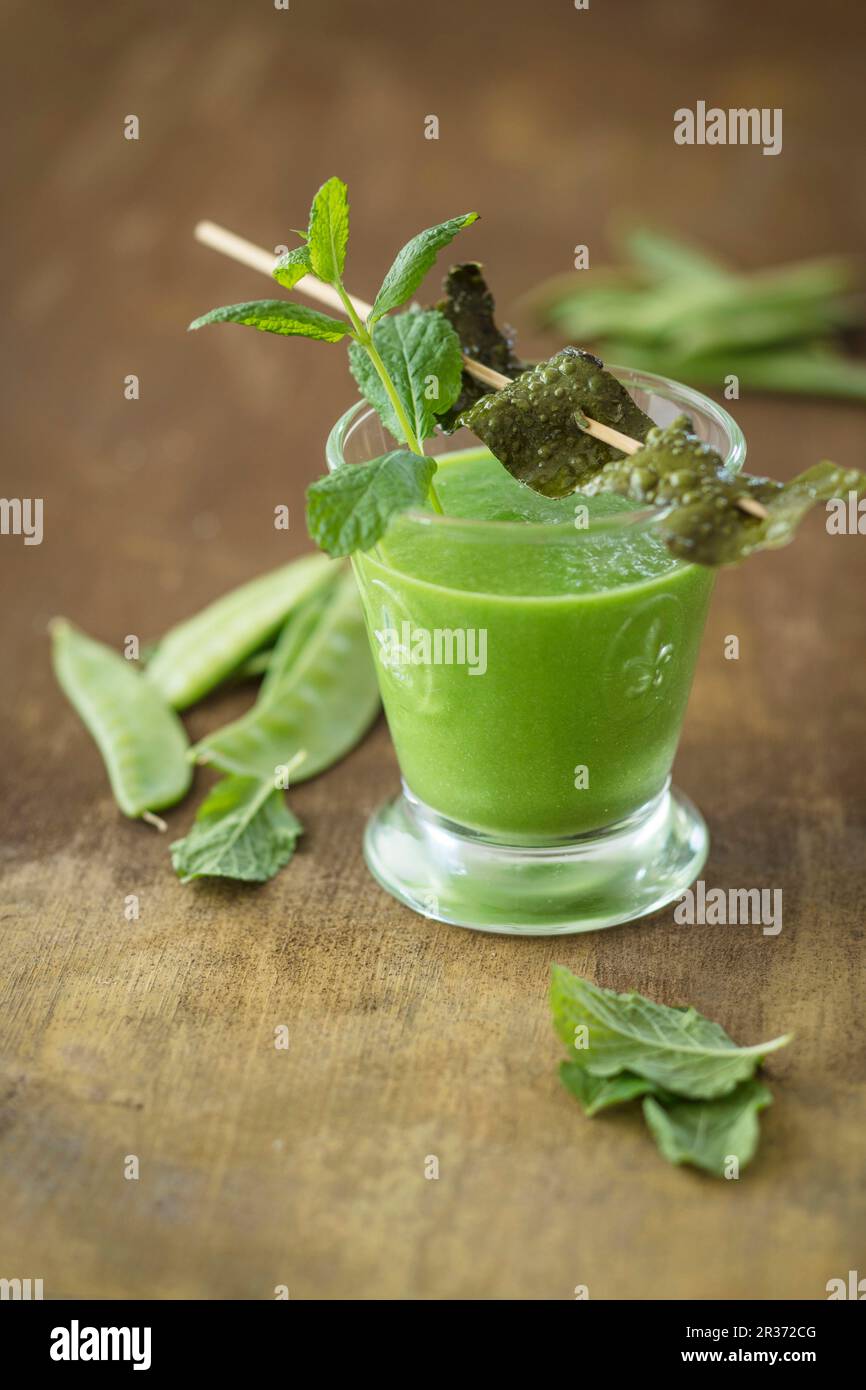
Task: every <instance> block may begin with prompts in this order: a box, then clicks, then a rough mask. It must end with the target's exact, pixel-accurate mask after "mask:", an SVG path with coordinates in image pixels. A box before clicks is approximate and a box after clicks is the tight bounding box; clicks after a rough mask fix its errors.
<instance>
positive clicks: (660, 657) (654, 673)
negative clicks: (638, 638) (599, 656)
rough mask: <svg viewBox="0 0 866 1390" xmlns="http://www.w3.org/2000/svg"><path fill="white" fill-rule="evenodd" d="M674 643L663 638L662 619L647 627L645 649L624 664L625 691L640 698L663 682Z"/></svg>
mask: <svg viewBox="0 0 866 1390" xmlns="http://www.w3.org/2000/svg"><path fill="white" fill-rule="evenodd" d="M673 654H674V644H673V642H665V641H663V640H662V620H661V618H656V619H655V620H654V621H653V622H652V623H650V626H649V627H648V628H647V634H646V637H645V639H644V642H643V651H642V652H640V653H639V654H638V655H637V656H633V657H630V658H629V660H628V661H627V662H626V663H625V665H624V666H623V677H624V693H625V695H626V696H627V698H628V699H630V700H638V699H640V697H641V696H642V695H647V694H648V693H649V692H650V691H651V690H658V689H659V687H660V686H661V685H662V684H663V682H664V679H665V675H666V674H667V670H668V667H669V666H670V663H671V661H672V659H673Z"/></svg>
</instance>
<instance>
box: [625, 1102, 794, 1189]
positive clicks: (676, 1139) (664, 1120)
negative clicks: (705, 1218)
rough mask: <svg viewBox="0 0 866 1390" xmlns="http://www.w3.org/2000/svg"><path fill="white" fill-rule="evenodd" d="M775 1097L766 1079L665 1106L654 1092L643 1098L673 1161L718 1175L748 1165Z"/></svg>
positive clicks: (653, 1129) (651, 1123)
mask: <svg viewBox="0 0 866 1390" xmlns="http://www.w3.org/2000/svg"><path fill="white" fill-rule="evenodd" d="M772 1103H773V1097H772V1094H771V1092H770V1091H769V1090H768V1088H767V1087H766V1086H764V1085H762V1083H761V1082H760V1081H743V1082H741V1083H740V1085H739V1086H737V1087H736V1088H735V1089H734V1090H733V1091H731V1093H730V1095H727V1096H722V1097H721V1098H720V1099H718V1100H713V1101H706V1100H680V1101H675V1102H674V1103H673V1104H671V1105H662V1104H660V1103H659V1101H658V1100H655V1099H653V1097H652V1096H647V1098H646V1099H645V1100H644V1103H643V1113H644V1119H645V1120H646V1122H647V1126H648V1127H649V1130H650V1133H651V1134H652V1136H653V1138H654V1139H655V1141H656V1143H657V1144H658V1146H659V1150H660V1152H661V1153H662V1154H663V1155H664V1157H665V1158H666V1159H667V1160H668V1162H669V1163H690V1164H692V1165H693V1166H694V1167H696V1168H704V1169H706V1171H707V1172H708V1173H712V1174H714V1176H715V1177H718V1178H723V1177H726V1176H727V1175H728V1173H729V1172H731V1160H732V1159H736V1169H735V1170H733V1171H734V1174H735V1175H739V1171H740V1169H742V1168H745V1166H746V1164H747V1163H749V1162H750V1160H751V1159H752V1158H753V1157H754V1154H755V1150H756V1149H757V1147H758V1137H759V1132H760V1127H759V1123H758V1115H759V1113H760V1112H761V1111H762V1110H765V1109H766V1107H767V1106H768V1105H772Z"/></svg>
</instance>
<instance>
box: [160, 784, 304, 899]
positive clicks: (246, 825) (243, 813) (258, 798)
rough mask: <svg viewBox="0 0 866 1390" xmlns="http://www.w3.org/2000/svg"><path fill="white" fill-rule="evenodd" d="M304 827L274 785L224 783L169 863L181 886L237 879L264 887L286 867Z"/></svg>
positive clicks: (174, 849) (177, 842)
mask: <svg viewBox="0 0 866 1390" xmlns="http://www.w3.org/2000/svg"><path fill="white" fill-rule="evenodd" d="M302 830H303V827H302V826H301V822H300V821H299V820H298V819H297V817H296V816H294V815H292V812H291V811H290V810H289V808H288V806H287V805H286V802H285V798H284V796H283V793H282V792H281V791H279V790H278V789H277V788H276V787H275V786H274V783H273V781H260V780H259V779H258V778H257V777H226V778H224V779H223V780H222V781H221V782H217V784H216V786H215V787H214V788H213V789H212V791H211V792H210V794H209V795H208V796H207V798H206V799H205V801H204V802H203V803H202V805H201V806H200V807H199V811H198V814H197V815H196V818H195V821H194V822H193V825H192V828H191V830H190V832H189V834H188V835H186V836H185V838H184V839H182V840H175V842H174V844H173V845H172V846H171V859H172V863H173V865H174V868H175V872H176V873H177V875H178V877H179V878H180V880H181V882H182V883H189V882H190V880H191V879H194V878H235V879H241V880H243V881H245V882H248V883H264V882H265V880H266V879H269V878H273V876H274V874H275V873H276V872H277V870H278V869H281V868H282V867H283V865H284V864H287V863H288V861H289V860H290V859H291V857H292V855H293V854H294V852H295V845H296V844H297V840H298V836H299V835H300V834H301V833H302Z"/></svg>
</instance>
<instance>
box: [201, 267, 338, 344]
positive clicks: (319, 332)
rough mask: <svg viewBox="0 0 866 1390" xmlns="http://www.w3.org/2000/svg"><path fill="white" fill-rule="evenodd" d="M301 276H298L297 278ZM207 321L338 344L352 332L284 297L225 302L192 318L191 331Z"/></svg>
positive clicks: (328, 316)
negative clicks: (242, 325)
mask: <svg viewBox="0 0 866 1390" xmlns="http://www.w3.org/2000/svg"><path fill="white" fill-rule="evenodd" d="M300 278H301V277H300V275H299V276H298V279H300ZM209 323H243V324H246V325H247V327H248V328H258V329H260V330H261V332H262V333H282V334H283V335H284V336H286V337H294V338H317V339H318V340H319V342H322V343H339V342H340V341H341V340H342V339H343V338H346V337H348V336H349V334H350V333H351V329H350V328H349V325H348V324H347V323H343V322H342V320H341V319H332V318H331V316H330V314H323V313H322V312H321V311H320V310H319V309H309V308H307V306H306V304H289V303H288V302H287V301H286V300H285V299H258V300H253V301H252V302H251V303H249V304H227V305H225V307H224V308H222V309H211V311H210V313H209V314H202V316H201V318H198V319H193V321H192V323H191V324H190V330H193V329H195V328H205V327H206V326H207V325H208V324H209Z"/></svg>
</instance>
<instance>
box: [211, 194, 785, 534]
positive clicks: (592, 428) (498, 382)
mask: <svg viewBox="0 0 866 1390" xmlns="http://www.w3.org/2000/svg"><path fill="white" fill-rule="evenodd" d="M193 235H194V236H195V239H196V241H199V242H201V244H202V246H209V247H210V248H211V250H212V251H220V252H221V253H222V254H223V255H224V256H228V257H230V259H231V260H233V261H238V262H239V263H240V264H241V265H246V266H249V267H250V269H251V270H258V271H261V273H262V274H263V275H267V276H269V277H270V276H271V275H272V274H273V269H274V266H275V264H276V262H277V259H278V258H277V257H276V256H275V255H272V253H271V252H270V251H266V250H265V249H264V247H263V246H256V244H255V243H254V242H252V241H247V240H246V238H245V237H242V236H238V235H237V234H236V233H235V232H230V231H229V230H228V228H227V227H221V226H220V225H219V223H218V222H208V221H205V222H198V223H197V224H196V227H195V231H194V233H193ZM295 289H296V290H301V292H302V293H303V294H305V295H307V296H308V297H309V298H310V299H317V300H318V301H319V303H320V304H326V305H327V306H328V308H329V309H336V310H337V312H338V313H341V314H342V313H345V306H344V304H343V301H342V300H341V299H340V296H339V295H338V294H337V291H336V290H335V289H333V287H332V286H331V285H325V284H323V283H322V281H321V280H317V279H316V277H315V276H314V275H303V276H301V279H300V280H299V281H298V282H297V284H296V285H295ZM349 299H350V300H351V301H352V307H353V309H354V310H355V313H356V314H357V315H358V318H359V319H366V318H368V317H369V314H370V312H371V309H372V307H373V306H372V305H371V304H367V302H366V301H365V300H363V299H359V298H358V297H357V295H354V294H350V295H349ZM463 364H464V366H465V368H466V370H467V372H468V373H469V375H470V376H474V377H475V380H476V381H480V382H482V383H483V384H484V385H485V386H491V387H492V388H493V389H494V391H501V390H502V388H503V387H504V386H510V384H511V378H510V377H507V376H504V375H503V373H502V372H497V371H494V370H493V368H492V367H485V366H484V365H483V363H481V362H476V361H475V359H474V357H468V356H467V354H466V353H465V352H464V353H463ZM583 419H584V422H585V423H584V425H583V426H582V427H581V428H583V429H585V431H586V433H587V434H591V435H594V436H595V438H596V439H601V440H603V441H604V443H605V444H610V445H611V446H612V447H613V448H614V449H619V450H620V452H621V453H623V454H636V453H637V451H638V449H642V448H643V445H642V444H641V442H640V440H639V439H632V438H631V436H630V435H627V434H620V432H619V430H615V429H612V428H611V426H610V425H603V424H602V423H601V421H600V420H593V419H592V418H591V417H590V416H589V415H584V417H583ZM737 506H738V507H739V508H740V510H741V511H743V512H747V513H748V514H749V515H750V516H758V517H765V516H766V515H767V509H766V507H764V506H762V504H761V503H760V502H757V501H755V500H754V498H751V497H738V498H737Z"/></svg>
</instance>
